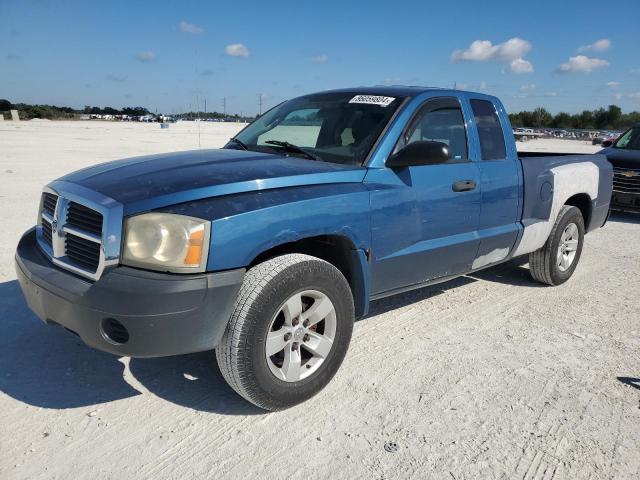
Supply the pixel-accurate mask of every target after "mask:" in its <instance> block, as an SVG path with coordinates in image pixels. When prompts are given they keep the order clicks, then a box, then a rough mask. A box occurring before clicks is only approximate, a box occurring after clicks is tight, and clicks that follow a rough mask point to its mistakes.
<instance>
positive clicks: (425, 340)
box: [0, 122, 640, 480]
mask: <svg viewBox="0 0 640 480" xmlns="http://www.w3.org/2000/svg"><path fill="white" fill-rule="evenodd" d="M237 128H238V126H236V125H211V124H208V125H203V126H202V131H201V145H202V146H218V145H220V144H221V143H222V142H223V141H224V139H225V138H228V137H229V136H231V135H232V134H233V132H234V131H235V130H236V129H237ZM196 135H197V131H196V128H195V125H194V124H177V125H172V126H171V128H170V129H169V130H166V131H165V130H162V131H161V130H160V129H159V127H158V126H157V125H131V124H110V123H98V122H96V123H88V122H86V123H80V122H76V123H71V122H55V123H53V122H23V123H20V124H18V125H16V124H14V123H12V122H4V123H3V124H0V152H1V153H0V211H2V212H3V216H2V220H3V228H2V229H0V366H1V367H0V431H1V432H2V434H1V435H0V478H3V479H31V480H36V479H45V478H64V479H66V478H91V479H101V478H154V479H155V478H205V477H206V478H256V477H258V476H260V477H261V478H284V477H290V476H295V475H296V474H304V475H305V476H306V477H310V478H329V477H331V478H421V479H422V478H442V479H463V478H466V479H469V478H481V479H487V478H509V479H511V478H518V479H533V478H536V479H550V478H560V479H581V478H591V479H601V478H602V479H608V478H639V476H640V455H639V452H640V301H639V300H638V287H639V286H640V281H639V280H640V242H638V238H639V233H640V216H631V215H615V216H614V217H613V218H612V219H611V220H610V222H609V223H608V225H607V226H606V227H605V228H604V229H602V230H599V231H597V232H594V233H593V234H590V235H589V236H587V240H586V245H585V248H584V251H583V256H582V260H581V263H580V265H579V267H578V269H577V271H576V273H575V275H574V276H573V278H572V279H571V280H570V281H569V282H568V283H567V284H565V285H563V286H561V287H557V288H551V287H543V286H541V285H539V284H536V283H534V282H533V281H532V280H531V278H530V276H529V272H528V267H527V265H526V263H524V262H522V261H520V262H518V261H514V262H511V263H509V264H507V265H503V266H500V267H496V268H493V269H490V270H486V271H482V272H480V273H477V274H473V275H468V276H465V277H462V278H459V279H457V280H454V281H451V282H448V283H445V284H442V285H438V286H434V287H429V288H424V289H421V290H418V291H414V292H411V293H407V294H402V295H398V296H395V297H392V298H389V299H385V300H381V301H377V302H375V303H374V304H373V305H372V311H371V314H370V315H369V317H368V318H366V319H364V320H361V321H359V322H357V323H356V326H355V330H354V336H353V341H352V344H351V349H350V351H349V353H348V355H347V358H346V360H345V363H344V364H343V366H342V369H341V370H340V372H339V373H338V375H337V376H336V378H335V379H334V380H333V382H331V383H330V385H329V386H328V387H327V388H326V390H325V391H323V392H322V393H321V394H320V395H318V396H316V397H315V398H314V399H312V400H311V401H309V402H307V403H305V404H303V405H300V406H298V407H296V408H293V409H291V410H288V411H285V412H280V413H270V414H265V413H263V412H261V411H259V410H256V409H255V408H253V407H252V406H251V405H249V404H247V403H246V402H245V401H243V400H242V399H241V398H239V397H238V396H237V395H236V394H235V393H234V392H233V391H232V390H231V389H230V388H229V387H227V386H226V384H225V383H224V381H223V379H222V377H221V375H220V372H219V370H218V369H217V366H216V364H215V358H214V355H213V354H212V353H211V352H208V353H202V354H195V355H186V356H180V357H172V358H163V359H146V360H140V359H129V358H117V357H114V356H111V355H108V354H104V353H100V352H97V351H94V350H91V349H90V348H88V347H85V346H84V345H83V344H82V343H81V342H80V341H79V340H78V339H77V338H75V337H73V336H72V335H69V334H67V333H66V332H64V331H62V330H61V329H57V328H53V327H46V326H45V325H43V324H42V323H41V322H40V321H39V320H38V319H37V318H36V317H35V316H34V315H33V314H31V313H30V312H29V311H28V310H27V308H26V306H25V303H24V301H23V298H22V295H21V294H20V290H19V287H18V284H17V282H16V280H15V273H14V271H13V251H14V248H15V245H16V243H17V240H18V238H19V236H20V234H21V233H22V232H23V231H24V230H26V229H27V228H28V227H29V226H30V225H31V224H32V223H34V220H35V214H36V208H37V201H38V196H39V192H40V189H41V187H42V185H43V184H45V183H46V182H48V181H50V180H52V179H53V178H55V177H58V176H60V175H62V174H63V173H65V172H67V171H70V170H74V169H77V168H80V167H82V166H87V165H91V164H93V163H97V162H101V161H105V160H109V159H113V158H119V157H124V156H128V155H136V154H142V153H151V152H160V151H171V150H180V149H188V148H197V146H198V144H197V138H196ZM536 142H541V143H538V144H537V145H538V147H539V148H540V149H542V150H545V149H554V148H556V149H561V148H569V149H570V150H574V149H575V145H577V143H574V142H566V141H564V142H563V141H556V143H555V144H553V143H552V144H549V143H548V142H549V141H546V140H539V141H538V140H537V141H535V142H527V148H532V146H533V145H535V144H536ZM544 142H546V143H544ZM551 142H553V141H551ZM566 145H570V146H569V147H566ZM583 147H584V148H585V151H593V150H589V149H588V148H587V147H588V146H587V145H583Z"/></svg>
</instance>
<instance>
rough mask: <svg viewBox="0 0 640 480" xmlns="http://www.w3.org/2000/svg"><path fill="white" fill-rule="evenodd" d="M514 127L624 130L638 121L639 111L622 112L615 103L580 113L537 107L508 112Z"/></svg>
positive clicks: (639, 120)
mask: <svg viewBox="0 0 640 480" xmlns="http://www.w3.org/2000/svg"><path fill="white" fill-rule="evenodd" d="M509 120H511V125H512V126H514V127H532V128H572V129H573V128H575V129H584V130H625V129H626V128H628V127H630V126H632V125H635V124H637V123H640V112H637V111H634V112H629V113H622V109H621V108H620V107H618V106H617V105H609V107H608V108H606V109H605V108H599V109H597V110H584V111H582V112H581V113H574V114H571V113H566V112H560V113H557V114H556V115H552V114H551V113H549V112H548V111H547V110H546V109H544V108H542V107H539V108H536V109H535V110H533V111H523V112H519V113H511V114H509Z"/></svg>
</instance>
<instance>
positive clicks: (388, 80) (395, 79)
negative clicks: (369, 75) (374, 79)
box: [382, 77, 401, 85]
mask: <svg viewBox="0 0 640 480" xmlns="http://www.w3.org/2000/svg"><path fill="white" fill-rule="evenodd" d="M400 81H401V80H400V77H387V78H385V79H384V80H383V81H382V83H384V84H385V85H398V84H399V83H400Z"/></svg>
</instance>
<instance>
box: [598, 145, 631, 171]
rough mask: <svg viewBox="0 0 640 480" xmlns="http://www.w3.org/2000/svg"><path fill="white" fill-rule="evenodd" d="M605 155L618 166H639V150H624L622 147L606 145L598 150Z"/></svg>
mask: <svg viewBox="0 0 640 480" xmlns="http://www.w3.org/2000/svg"><path fill="white" fill-rule="evenodd" d="M598 153H601V154H602V155H606V156H607V160H609V161H610V162H611V164H612V165H613V166H614V167H618V168H634V169H639V168H640V150H625V149H624V148H613V147H607V148H605V149H604V150H601V151H599V152H598Z"/></svg>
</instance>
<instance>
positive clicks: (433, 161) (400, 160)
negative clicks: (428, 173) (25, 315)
mask: <svg viewBox="0 0 640 480" xmlns="http://www.w3.org/2000/svg"><path fill="white" fill-rule="evenodd" d="M448 161H449V147H448V146H447V144H446V143H442V142H434V141H418V142H412V143H410V144H408V145H407V146H406V147H404V148H403V149H402V150H400V151H399V152H397V153H395V154H393V155H392V156H391V157H389V159H388V160H387V162H386V165H387V167H389V168H401V167H416V166H420V165H437V164H440V163H447V162H448Z"/></svg>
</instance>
